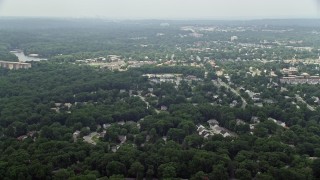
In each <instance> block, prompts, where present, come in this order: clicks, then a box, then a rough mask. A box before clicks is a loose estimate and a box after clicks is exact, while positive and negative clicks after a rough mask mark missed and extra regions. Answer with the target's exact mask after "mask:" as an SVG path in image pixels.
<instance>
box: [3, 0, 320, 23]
mask: <svg viewBox="0 0 320 180" xmlns="http://www.w3.org/2000/svg"><path fill="white" fill-rule="evenodd" d="M319 1H320V0H319ZM319 1H318V3H317V0H0V16H41V17H104V18H110V19H114V18H116V19H259V18H320V8H319V6H320V4H319Z"/></svg>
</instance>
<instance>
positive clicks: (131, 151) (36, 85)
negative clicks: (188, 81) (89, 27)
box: [0, 62, 320, 179]
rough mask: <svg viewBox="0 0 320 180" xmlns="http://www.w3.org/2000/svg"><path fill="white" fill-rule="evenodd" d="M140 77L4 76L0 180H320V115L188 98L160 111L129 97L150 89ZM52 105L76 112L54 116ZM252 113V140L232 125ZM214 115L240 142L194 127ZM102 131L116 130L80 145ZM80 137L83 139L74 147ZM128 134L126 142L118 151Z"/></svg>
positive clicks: (53, 66) (58, 67)
mask: <svg viewBox="0 0 320 180" xmlns="http://www.w3.org/2000/svg"><path fill="white" fill-rule="evenodd" d="M143 71H144V70H143ZM141 75H142V72H141V71H139V69H135V70H131V71H127V72H117V73H113V72H110V71H107V70H100V69H95V68H91V67H88V66H78V65H70V64H61V63H60V64H57V63H49V62H47V63H45V62H42V63H34V64H33V68H32V69H29V70H16V71H8V70H5V69H1V77H0V83H1V91H0V92H1V99H0V101H1V106H0V111H1V116H0V120H1V121H0V122H1V123H0V125H1V131H0V133H1V143H0V150H1V154H2V156H1V159H0V167H1V168H0V169H1V171H0V176H1V177H2V179H51V178H53V179H66V178H71V179H96V178H102V179H103V178H105V179H107V177H109V178H110V179H117V178H121V177H123V178H124V177H132V178H138V179H140V178H142V177H147V178H149V179H150V178H154V177H157V178H164V179H166V178H175V177H177V178H178V177H179V178H188V179H189V178H190V179H203V178H207V179H228V178H229V177H230V178H238V179H251V178H253V177H255V178H256V179H274V178H275V179H287V177H291V178H292V179H312V178H313V177H314V178H317V177H320V176H319V174H318V172H319V168H320V166H319V165H320V161H319V160H314V161H313V160H311V159H310V158H309V157H319V156H320V144H319V142H320V141H319V138H320V136H319V128H320V126H319V124H318V123H319V115H318V114H319V112H311V111H308V110H307V109H301V110H300V111H296V112H286V111H283V110H281V109H279V107H276V106H269V107H265V108H257V107H249V108H246V109H245V110H244V109H241V108H230V107H228V106H219V105H211V104H208V103H206V102H205V101H204V102H199V105H198V106H194V105H192V103H188V102H187V101H182V102H172V103H171V105H170V106H169V109H168V111H163V112H160V113H156V111H155V110H154V109H153V108H149V109H146V108H145V107H146V104H145V103H144V102H143V101H141V99H139V98H137V97H134V96H130V95H129V94H128V91H129V90H133V91H136V90H138V89H137V87H138V86H139V89H142V90H143V89H146V88H148V86H150V85H149V84H148V83H147V81H146V79H145V78H143V77H142V76H141ZM166 86H167V87H165V86H163V87H162V88H161V89H162V91H163V92H162V93H164V94H165V95H167V96H173V97H174V96H177V94H180V96H181V97H182V98H184V95H183V93H182V92H183V89H182V88H181V90H178V92H176V93H177V94H172V93H174V92H171V90H170V89H171V87H170V86H172V85H170V84H168V85H166ZM186 86H187V85H186ZM186 88H187V87H186ZM122 89H124V90H126V91H125V92H124V93H121V92H120V90H122ZM166 89H168V91H166ZM213 90H214V89H213ZM180 91H181V92H180ZM199 91H201V90H199ZM215 91H218V89H215ZM170 99H171V98H170ZM172 99H173V98H172ZM55 103H61V104H63V103H70V104H72V106H71V107H61V108H60V109H59V111H58V112H57V111H55V110H54V109H52V107H55ZM253 116H255V117H258V118H259V119H260V120H261V123H260V124H259V125H258V126H257V127H256V129H255V130H254V132H253V135H252V134H250V128H249V127H248V125H247V124H246V125H239V124H237V123H236V122H235V119H237V118H240V119H242V120H244V121H245V122H248V123H249V122H250V121H252V117H253ZM267 117H273V118H275V119H281V120H283V121H285V122H288V123H290V122H289V121H293V122H292V123H290V124H291V125H290V129H289V128H282V127H280V126H278V125H276V124H275V123H274V122H273V121H270V120H268V119H267ZM213 118H214V119H217V121H219V123H220V124H221V125H222V126H224V127H227V128H229V129H232V130H234V131H235V132H237V134H238V135H239V136H238V137H227V138H224V137H223V136H221V135H215V136H212V137H210V138H206V139H204V138H203V137H202V136H199V135H198V133H197V131H196V130H197V127H196V125H198V124H205V123H206V121H208V120H209V119H213ZM121 122H124V123H122V124H121ZM103 124H110V127H108V128H107V129H106V134H105V136H104V137H101V138H100V139H99V140H97V143H96V145H92V144H89V143H86V142H83V141H81V140H80V137H83V136H85V135H88V134H89V133H90V132H94V131H97V132H101V131H102V127H103ZM138 124H139V125H138ZM77 130H79V131H80V137H78V139H77V140H74V138H73V133H74V132H75V131H77ZM123 136H126V139H127V141H126V143H124V144H121V140H120V139H121V138H120V137H123ZM21 137H25V138H23V139H21ZM163 137H166V138H167V139H165V140H164V139H163ZM119 144H120V146H118V150H117V151H116V152H114V151H112V149H113V147H114V146H117V145H119ZM186 169H188V171H186Z"/></svg>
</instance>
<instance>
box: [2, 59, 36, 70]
mask: <svg viewBox="0 0 320 180" xmlns="http://www.w3.org/2000/svg"><path fill="white" fill-rule="evenodd" d="M0 67H2V68H6V69H10V70H12V69H29V68H31V64H30V63H22V62H10V61H0Z"/></svg>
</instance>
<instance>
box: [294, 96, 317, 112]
mask: <svg viewBox="0 0 320 180" xmlns="http://www.w3.org/2000/svg"><path fill="white" fill-rule="evenodd" d="M295 96H296V99H297V101H299V102H302V103H303V104H305V105H307V108H308V109H310V111H315V108H314V107H312V106H311V105H310V104H308V103H307V102H306V101H305V100H304V99H303V98H302V97H301V96H299V94H295Z"/></svg>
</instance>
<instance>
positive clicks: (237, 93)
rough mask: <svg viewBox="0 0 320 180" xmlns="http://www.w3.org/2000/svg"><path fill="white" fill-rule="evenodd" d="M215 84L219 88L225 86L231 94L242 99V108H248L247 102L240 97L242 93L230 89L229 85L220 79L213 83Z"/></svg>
mask: <svg viewBox="0 0 320 180" xmlns="http://www.w3.org/2000/svg"><path fill="white" fill-rule="evenodd" d="M213 83H214V84H215V85H217V86H224V87H225V88H227V89H230V91H231V92H233V93H234V94H235V95H237V96H239V97H240V98H241V101H242V106H241V108H243V109H244V108H246V107H247V104H248V103H247V101H246V100H245V99H244V98H243V97H242V96H241V95H240V93H239V92H238V91H237V90H235V89H233V88H232V87H230V86H229V85H228V84H226V83H225V82H223V81H221V80H220V79H218V81H213Z"/></svg>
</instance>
